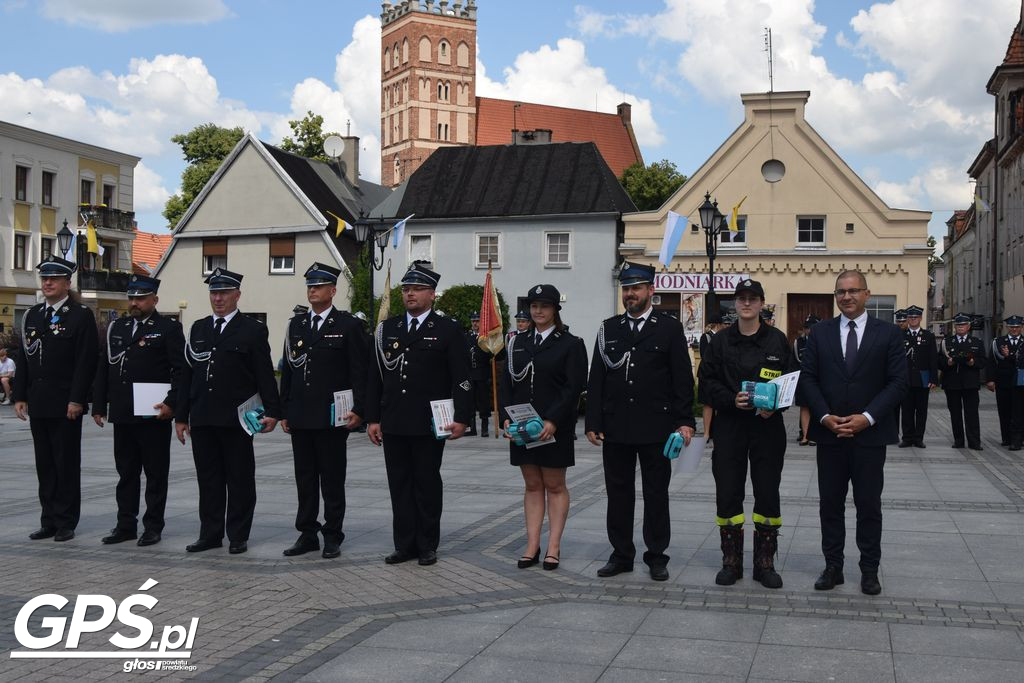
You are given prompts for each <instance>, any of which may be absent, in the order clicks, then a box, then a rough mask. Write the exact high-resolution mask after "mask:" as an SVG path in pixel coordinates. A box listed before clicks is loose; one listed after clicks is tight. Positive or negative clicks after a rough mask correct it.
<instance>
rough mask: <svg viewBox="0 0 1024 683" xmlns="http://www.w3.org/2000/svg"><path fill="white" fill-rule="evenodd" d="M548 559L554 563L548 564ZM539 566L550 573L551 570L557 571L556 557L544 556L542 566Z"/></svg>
mask: <svg viewBox="0 0 1024 683" xmlns="http://www.w3.org/2000/svg"><path fill="white" fill-rule="evenodd" d="M549 557H552V558H554V560H555V561H554V562H548V558H549ZM541 566H542V567H544V569H547V570H548V571H551V570H552V569H558V556H556V555H545V556H544V564H543V565H541Z"/></svg>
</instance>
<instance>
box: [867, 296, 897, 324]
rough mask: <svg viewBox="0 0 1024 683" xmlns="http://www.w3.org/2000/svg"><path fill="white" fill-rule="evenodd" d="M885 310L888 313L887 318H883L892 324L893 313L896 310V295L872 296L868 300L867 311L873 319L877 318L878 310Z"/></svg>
mask: <svg viewBox="0 0 1024 683" xmlns="http://www.w3.org/2000/svg"><path fill="white" fill-rule="evenodd" d="M879 309H884V310H885V311H887V312H888V317H887V318H881V320H885V321H886V322H890V323H891V322H892V316H893V313H894V312H895V310H896V295H895V294H872V295H871V298H870V299H869V300H868V303H867V306H866V310H867V311H868V313H870V314H871V316H872V317H875V318H877V317H878V315H877V313H878V310H879Z"/></svg>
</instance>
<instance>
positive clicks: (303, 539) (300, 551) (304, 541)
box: [281, 536, 327, 557]
mask: <svg viewBox="0 0 1024 683" xmlns="http://www.w3.org/2000/svg"><path fill="white" fill-rule="evenodd" d="M324 545H327V542H326V541H324ZM315 550H320V541H318V540H316V539H315V538H309V537H308V536H299V540H297V541H295V543H294V544H293V545H292V547H290V548H285V549H284V552H282V553H281V554H282V555H284V556H285V557H294V556H296V555H305V554H306V553H311V552H313V551H315Z"/></svg>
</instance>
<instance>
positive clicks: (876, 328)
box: [800, 270, 907, 595]
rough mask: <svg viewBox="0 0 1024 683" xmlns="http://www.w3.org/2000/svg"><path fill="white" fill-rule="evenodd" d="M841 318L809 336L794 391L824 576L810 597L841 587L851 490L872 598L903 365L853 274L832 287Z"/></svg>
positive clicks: (896, 339)
mask: <svg viewBox="0 0 1024 683" xmlns="http://www.w3.org/2000/svg"><path fill="white" fill-rule="evenodd" d="M835 296H836V304H837V305H838V307H839V310H840V311H841V315H839V316H837V317H835V318H832V319H831V320H826V321H824V322H820V323H818V324H817V325H815V326H814V327H813V328H811V333H810V335H809V336H808V338H807V347H806V349H805V350H804V354H803V362H802V364H801V366H802V368H801V369H802V373H801V375H800V389H801V391H802V392H803V396H804V399H805V400H806V401H807V403H808V405H809V406H810V408H811V426H810V434H811V439H813V440H814V441H816V442H817V443H818V451H817V461H818V496H819V503H818V509H819V515H820V517H821V550H822V553H823V554H824V555H825V570H824V571H823V572H822V573H821V576H819V577H818V580H817V581H816V582H815V583H814V588H815V589H816V590H831V589H832V588H834V587H835V586H837V585H838V584H841V583H843V581H844V579H843V549H844V547H845V545H846V519H845V512H846V492H847V487H848V485H849V484H850V482H852V483H853V501H854V504H855V505H856V507H857V548H858V549H859V550H860V571H861V582H860V586H861V591H862V592H864V593H865V594H867V595H878V594H879V593H880V592H881V591H882V586H881V584H880V583H879V581H878V564H879V561H880V560H881V557H882V500H881V498H882V482H883V473H882V470H883V467H884V465H885V447H886V445H888V444H893V443H896V441H897V432H896V419H895V410H896V405H897V404H898V403H899V402H900V401H901V400H903V395H904V394H905V393H906V390H907V358H906V353H905V350H904V344H903V335H902V334H901V333H900V330H899V328H897V327H896V326H895V325H892V324H890V323H886V322H882V321H881V320H878V319H877V318H872V317H870V316H868V314H867V311H866V310H865V306H866V305H867V302H868V299H869V298H870V297H871V292H870V290H868V283H867V279H866V278H865V277H864V274H863V273H861V272H860V271H856V270H848V271H844V272H842V273H840V274H839V277H838V278H837V279H836V290H835Z"/></svg>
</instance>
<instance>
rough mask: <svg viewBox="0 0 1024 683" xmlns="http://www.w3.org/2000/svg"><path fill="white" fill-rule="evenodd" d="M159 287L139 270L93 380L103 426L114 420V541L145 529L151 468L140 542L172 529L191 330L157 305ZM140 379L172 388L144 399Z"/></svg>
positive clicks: (95, 414)
mask: <svg viewBox="0 0 1024 683" xmlns="http://www.w3.org/2000/svg"><path fill="white" fill-rule="evenodd" d="M159 289H160V280H158V279H156V278H155V277H149V276H146V275H132V277H131V280H130V282H129V283H128V313H129V315H127V316H124V317H122V318H118V319H117V320H115V321H113V322H112V323H110V325H109V326H108V327H107V336H106V338H107V343H106V350H105V353H104V354H102V357H101V359H100V367H99V371H98V372H97V373H96V383H95V385H94V387H93V393H94V399H95V400H94V401H93V406H92V419H93V421H95V422H96V424H97V425H99V426H100V427H102V426H103V424H104V422H107V421H108V422H110V423H111V424H112V425H114V465H115V466H116V467H117V477H118V479H117V488H116V489H115V497H116V499H117V524H116V526H115V527H114V528H113V529H111V531H110V535H108V536H104V537H103V538H102V539H101V540H102V541H103V543H106V544H112V543H122V542H124V541H130V540H133V539H135V538H136V537H137V536H138V516H139V494H140V489H141V488H142V487H141V483H140V481H139V477H140V475H141V474H142V473H143V472H145V473H146V493H145V496H146V512H145V514H144V515H143V516H142V529H143V530H142V538H140V539H139V542H138V545H141V546H147V545H154V544H156V543H159V542H160V535H161V533H162V532H163V529H164V508H165V507H166V505H167V475H168V473H169V471H170V467H171V431H172V428H171V424H172V418H173V417H174V409H175V407H176V406H177V404H178V396H179V392H180V389H181V373H182V371H183V368H184V366H185V355H184V349H185V337H184V334H183V333H182V329H181V323H179V322H178V321H177V320H173V319H171V318H167V317H165V316H162V315H160V313H159V312H157V310H156V306H157V303H158V302H159V301H160V298H159V296H158V292H159ZM136 383H146V384H148V383H155V384H166V385H167V391H166V393H165V394H164V396H163V398H162V399H161V400H160V401H159V402H158V403H156V404H154V405H142V406H138V405H135V398H134V386H135V384H136ZM147 413H149V414H147Z"/></svg>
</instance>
